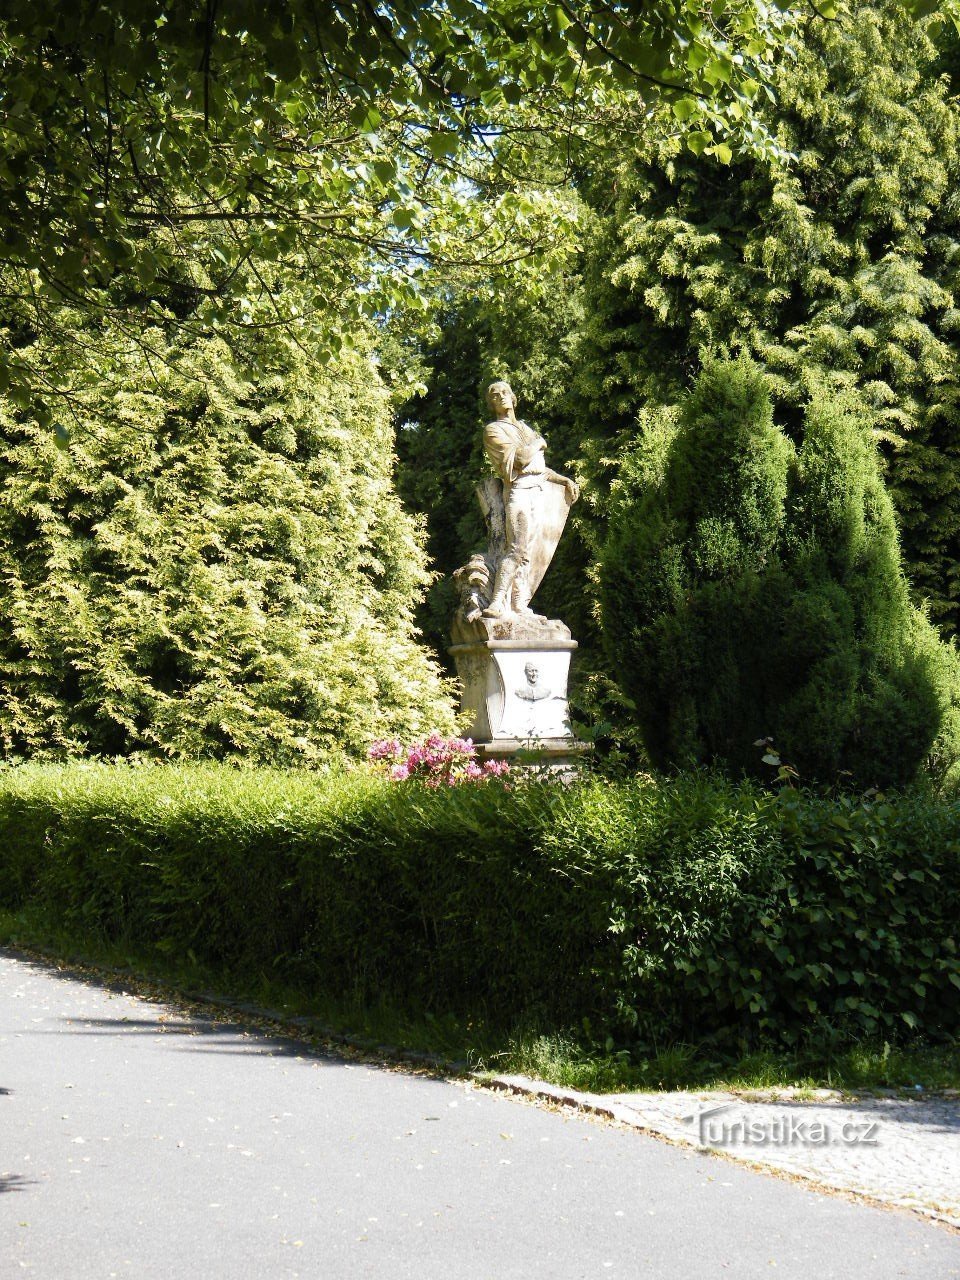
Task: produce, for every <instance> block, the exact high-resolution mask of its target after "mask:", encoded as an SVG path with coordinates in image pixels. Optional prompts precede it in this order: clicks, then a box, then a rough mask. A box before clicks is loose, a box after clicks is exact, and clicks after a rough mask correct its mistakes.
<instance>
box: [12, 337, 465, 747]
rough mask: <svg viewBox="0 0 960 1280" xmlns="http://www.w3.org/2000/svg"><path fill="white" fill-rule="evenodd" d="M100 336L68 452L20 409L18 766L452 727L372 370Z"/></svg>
mask: <svg viewBox="0 0 960 1280" xmlns="http://www.w3.org/2000/svg"><path fill="white" fill-rule="evenodd" d="M70 322H71V321H70V319H69V318H67V317H63V316H61V323H63V324H68V323H70ZM72 322H73V323H74V324H80V323H81V321H80V320H79V318H77V317H76V316H74V317H73V319H72ZM358 337H359V335H358ZM99 341H100V344H101V349H100V358H101V362H102V365H101V367H102V373H103V379H104V380H103V382H102V383H101V384H100V385H98V386H87V387H86V388H85V389H84V390H83V391H82V392H80V393H79V394H78V395H77V396H75V397H74V398H73V400H72V402H71V406H70V408H71V418H70V423H71V425H70V430H69V436H68V438H67V439H66V440H63V439H58V437H57V435H56V434H55V433H54V432H53V431H51V430H50V429H49V428H46V427H43V426H40V425H38V424H37V423H36V422H35V421H32V420H31V416H30V414H29V413H28V412H25V411H23V410H16V409H13V408H11V407H10V406H3V405H2V404H0V581H2V584H3V585H2V590H0V690H2V695H0V744H2V750H3V753H4V754H6V755H8V756H9V755H15V756H35V755H49V754H58V755H63V754H76V753H87V752H92V753H96V754H101V755H107V756H120V755H128V754H130V753H138V752H147V753H151V754H159V755H163V756H168V757H180V758H183V757H187V758H189V757H196V756H203V755H213V756H222V755H227V754H234V753H240V754H243V755H244V756H246V757H248V758H250V759H254V760H270V761H273V762H276V763H279V762H281V761H289V762H293V761H314V760H317V759H320V758H323V757H324V756H326V755H328V754H329V753H330V752H332V751H333V752H339V751H346V752H349V753H352V754H360V753H362V752H363V750H364V749H365V747H366V745H367V744H368V743H369V741H370V740H371V739H372V738H374V737H377V736H382V735H384V734H392V733H400V734H410V733H416V732H419V731H420V730H421V729H423V728H428V727H431V726H433V725H440V726H446V725H449V724H450V722H451V707H450V700H449V697H448V695H447V692H446V690H445V688H444V687H443V685H442V683H441V681H440V678H439V676H438V672H437V670H436V668H435V666H434V665H433V663H432V662H431V661H430V659H429V658H428V656H427V654H426V653H425V651H424V650H423V649H422V648H421V647H419V646H418V644H417V643H416V640H415V636H414V631H413V626H412V608H413V603H414V601H415V600H416V598H417V595H418V593H419V592H420V591H421V590H422V589H423V586H424V584H425V583H426V581H427V571H426V567H425V558H424V554H423V551H422V548H421V543H420V534H419V531H418V529H417V527H416V525H415V524H414V522H413V520H412V519H411V518H410V517H409V516H408V515H406V514H405V513H404V512H403V510H402V509H401V507H400V503H399V500H398V498H397V496H396V494H395V492H394V488H393V480H392V470H393V431H392V427H391V422H390V415H389V407H388V398H387V393H386V390H385V388H384V387H383V384H382V382H381V379H380V377H379V375H378V373H377V371H376V369H375V367H374V365H373V364H372V363H371V359H370V356H369V354H368V352H366V351H364V350H363V349H362V346H360V349H354V350H351V351H349V352H345V353H344V354H342V355H341V356H340V357H339V358H338V359H336V360H333V361H331V360H329V359H327V360H325V361H320V360H318V359H317V358H316V356H314V355H311V352H310V351H309V349H307V348H305V347H304V346H303V344H302V342H298V341H297V340H296V339H295V337H294V336H293V335H291V334H290V333H288V332H287V331H286V330H284V329H282V328H281V329H277V328H269V327H268V328H255V329H251V330H250V331H249V333H248V334H247V335H245V336H243V338H242V341H238V340H237V338H236V337H234V340H233V342H232V343H231V344H228V343H227V341H225V339H224V337H223V336H221V335H219V334H216V333H204V332H203V331H202V330H201V331H200V332H198V333H197V334H195V335H189V334H186V335H178V334H177V333H176V332H175V333H174V335H173V337H171V336H170V335H169V334H168V333H167V332H166V331H165V330H164V329H163V327H159V326H158V327H156V328H153V329H149V330H146V331H144V332H143V333H141V334H139V335H138V338H137V340H136V341H132V340H130V339H129V338H128V337H127V336H126V335H125V333H124V332H123V331H122V330H119V329H117V330H107V331H106V332H105V333H104V332H101V333H100V334H99ZM358 345H359V344H358ZM34 358H35V359H37V360H42V358H43V352H42V351H41V352H39V353H35V355H34Z"/></svg>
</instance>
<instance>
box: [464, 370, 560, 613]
mask: <svg viewBox="0 0 960 1280" xmlns="http://www.w3.org/2000/svg"><path fill="white" fill-rule="evenodd" d="M487 404H488V405H489V407H490V411H491V412H492V413H494V414H496V419H495V420H494V421H493V422H488V423H487V425H486V427H484V430H483V447H484V452H485V453H486V455H487V458H488V459H489V461H490V464H491V466H492V467H493V469H494V471H495V472H496V473H497V475H498V476H499V477H500V479H501V480H502V481H503V505H504V512H505V516H506V550H505V554H504V557H503V559H502V560H501V561H500V565H499V568H498V569H497V577H496V581H495V583H494V588H493V598H492V599H491V601H490V604H489V605H488V607H487V608H486V609H484V611H483V614H484V617H487V618H500V617H502V616H503V615H504V614H510V613H519V614H526V615H529V614H530V613H531V609H530V598H531V596H532V595H533V590H534V588H533V587H531V585H530V582H529V572H528V571H529V568H530V558H531V554H532V553H533V552H534V550H535V549H536V547H537V543H538V540H539V539H540V537H541V511H542V508H543V495H544V489H545V486H546V485H549V484H560V485H563V486H564V488H565V490H566V495H567V501H568V502H569V503H573V502H576V500H577V498H578V497H579V496H580V491H579V489H578V488H577V485H576V483H575V482H574V481H573V480H571V479H570V478H569V477H567V476H561V475H558V474H557V472H556V471H551V470H550V468H549V467H548V466H547V464H546V460H545V459H544V451H545V450H546V447H547V445H546V441H545V440H544V439H543V437H542V436H540V435H538V434H537V432H536V431H534V430H533V429H532V428H531V427H528V426H527V424H526V423H525V422H521V421H520V420H519V419H518V418H517V414H516V406H517V398H516V396H515V395H514V394H513V392H512V391H511V389H510V386H509V384H508V383H506V382H494V383H491V385H490V386H489V387H488V389H487ZM551 554H552V550H551Z"/></svg>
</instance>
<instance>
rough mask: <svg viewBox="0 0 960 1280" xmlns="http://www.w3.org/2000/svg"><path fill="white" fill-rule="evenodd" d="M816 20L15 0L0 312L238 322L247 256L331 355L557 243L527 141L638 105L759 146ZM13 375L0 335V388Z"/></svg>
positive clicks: (243, 315)
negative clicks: (381, 322) (419, 297)
mask: <svg viewBox="0 0 960 1280" xmlns="http://www.w3.org/2000/svg"><path fill="white" fill-rule="evenodd" d="M824 12H825V11H824ZM815 14H816V11H815V10H813V9H812V8H810V7H808V6H806V5H803V4H801V5H789V4H781V5H780V7H777V6H767V5H765V4H760V3H758V0H728V2H725V3H713V4H712V5H711V4H703V3H700V0H663V3H660V4H657V5H631V4H624V3H617V2H616V0H608V2H606V3H600V4H597V5H595V6H591V7H590V9H586V8H584V7H582V6H577V5H573V4H570V3H568V2H567V0H560V2H559V3H551V4H542V3H529V2H526V3H524V2H520V0H490V2H483V3H481V0H432V2H428V3H417V2H415V0H398V2H396V3H389V4H378V3H375V0H338V2H337V3H331V4H324V5H317V4H314V3H308V2H307V0H288V2H282V0H277V2H276V3H269V4H263V3H258V2H257V0H229V2H227V3H218V2H217V0H204V3H199V2H198V0H191V2H189V3H179V2H177V3H173V0H120V2H119V3H111V4H104V3H101V2H100V0H78V2H77V3H76V4H72V5H62V4H60V3H59V2H58V0H11V3H10V4H7V5H5V6H4V15H3V18H2V19H0V122H2V123H0V130H2V146H0V209H2V210H3V213H2V215H0V265H2V274H0V297H2V303H3V306H4V310H6V311H13V312H14V313H15V317H16V324H15V326H14V327H15V328H16V327H17V325H19V326H20V327H23V326H26V327H27V328H32V329H34V330H38V329H39V330H42V329H43V327H44V326H45V324H46V323H48V322H49V321H50V318H51V313H52V310H53V309H54V308H55V307H56V306H58V305H59V304H60V303H62V302H63V301H68V302H70V303H72V304H74V305H84V306H86V307H89V308H94V309H97V310H99V311H101V312H108V313H110V314H113V315H115V316H116V315H117V314H119V313H122V312H124V311H125V310H128V309H130V308H131V307H132V308H134V309H136V308H140V309H141V310H142V309H144V308H146V309H149V308H151V307H152V308H161V309H167V310H168V311H169V301H170V290H171V288H174V289H176V290H177V291H179V293H180V294H181V295H182V294H183V292H184V291H185V290H186V291H188V292H192V297H193V303H194V311H195V313H196V314H197V315H199V316H200V317H201V318H202V319H203V320H204V321H205V322H209V323H223V322H224V321H225V320H227V319H232V320H235V321H237V322H239V323H243V322H244V321H245V319H248V318H249V314H250V308H249V305H245V304H247V303H248V302H249V300H248V299H247V297H246V291H247V290H248V289H249V287H250V286H249V281H250V279H251V273H252V274H253V276H254V277H256V276H257V275H258V274H259V275H260V276H261V278H260V279H259V280H257V279H254V287H255V288H258V289H262V290H263V292H264V293H265V294H267V295H268V296H269V297H270V298H271V301H272V305H273V307H274V310H275V314H276V320H277V322H288V323H294V324H299V325H305V324H309V323H313V324H314V325H315V326H316V327H317V328H318V330H319V331H321V332H322V333H323V335H324V336H325V338H326V339H327V340H328V343H329V344H331V345H332V347H333V348H334V349H335V348H336V347H337V345H339V343H340V342H341V341H342V339H343V335H344V333H349V331H350V329H351V328H352V325H353V323H354V321H355V317H356V314H357V313H358V312H368V313H369V312H374V311H382V310H383V309H384V308H385V307H386V308H389V307H390V306H391V305H393V304H394V303H395V302H396V300H397V297H398V295H399V294H400V293H401V292H402V291H403V289H404V288H405V287H407V286H408V285H409V283H410V280H411V279H413V278H414V277H415V276H416V275H417V273H418V271H420V270H422V269H423V267H424V266H425V265H426V264H428V263H430V262H435V261H437V260H443V261H446V262H448V263H455V264H459V265H461V266H467V265H470V264H482V265H483V267H484V269H491V268H492V267H494V266H495V265H496V264H498V263H502V262H504V261H507V260H509V259H510V258H511V257H512V256H515V255H517V254H530V253H536V252H537V251H538V250H543V249H545V248H547V247H548V246H549V245H551V244H552V243H554V242H555V241H556V239H557V237H558V236H559V235H560V234H561V232H562V230H563V228H564V226H565V225H566V224H567V222H568V220H569V217H568V210H567V207H566V205H565V203H564V201H563V200H562V199H558V198H557V194H556V187H555V186H553V187H551V186H549V184H548V185H546V186H544V185H542V184H541V185H540V186H539V187H537V186H535V185H531V183H530V182H529V180H524V178H526V179H528V178H529V175H530V173H531V172H532V167H531V160H530V155H531V153H532V152H533V153H537V154H540V155H542V154H543V153H544V152H545V151H546V150H549V151H550V153H551V155H552V156H553V162H557V163H560V165H561V167H562V165H563V164H564V163H567V164H568V163H569V162H570V158H571V146H572V142H573V140H574V139H578V138H590V140H591V145H598V144H599V143H600V142H601V141H605V142H606V143H609V142H610V141H611V140H613V139H616V137H618V136H619V134H618V130H619V129H621V128H622V127H625V126H624V114H626V116H627V117H629V118H628V120H627V125H628V126H629V128H630V129H634V128H635V127H636V124H637V121H638V120H641V119H642V115H643V112H644V111H645V110H646V109H647V106H648V104H649V103H650V102H651V101H653V100H656V99H661V100H666V102H667V103H668V104H669V110H670V111H671V112H672V113H673V118H674V120H675V123H676V127H677V129H678V130H683V131H685V132H686V133H687V134H688V135H689V138H690V145H691V146H693V147H695V148H696V149H698V150H700V151H703V150H707V151H712V152H714V153H715V154H717V155H718V156H719V157H720V158H721V159H726V158H728V157H729V155H730V154H731V148H737V147H747V148H753V149H761V150H762V149H763V148H765V147H767V148H769V147H770V146H771V145H773V143H772V142H771V140H770V139H769V136H768V134H767V133H766V131H765V129H764V127H763V126H762V124H760V122H759V121H758V118H757V115H756V113H755V111H754V104H755V103H756V102H757V101H758V100H759V99H760V98H761V97H763V94H764V92H769V80H770V74H771V68H772V64H773V61H774V59H775V57H776V56H777V55H778V53H779V52H780V51H781V50H782V49H783V48H787V49H788V50H789V35H790V32H791V31H792V30H793V28H794V27H795V25H796V22H797V20H798V18H799V17H800V16H805V17H806V18H814V17H815ZM816 20H820V19H816ZM518 148H519V149H520V151H521V152H522V154H521V155H518ZM553 162H552V163H553ZM518 175H520V176H518ZM554 177H556V171H555V166H554ZM471 195H475V196H478V197H482V198H467V197H470V196H471ZM211 229H215V230H216V232H217V234H215V235H211V234H210V232H211ZM290 256H293V257H294V258H295V259H296V261H297V263H298V265H299V268H300V270H301V271H302V272H303V273H304V274H306V275H308V276H309V278H310V280H311V282H312V286H313V287H312V293H311V295H310V297H309V299H308V306H307V308H306V314H304V312H302V311H301V312H299V313H296V312H294V311H293V310H292V308H291V305H289V303H288V301H287V299H285V297H284V296H283V294H282V293H277V292H274V291H271V289H270V287H269V284H268V282H267V281H266V280H265V279H264V278H263V273H262V266H263V264H264V263H265V262H269V261H271V260H275V259H277V258H279V257H290ZM398 266H399V267H402V271H398V270H397V268H398ZM17 345H18V343H17V341H16V340H14V342H13V346H14V347H16V346H17ZM35 378H36V370H34V369H32V368H31V367H30V366H29V364H26V363H25V362H24V359H23V357H18V356H17V354H16V351H15V350H14V351H13V353H12V354H11V353H8V352H0V389H2V386H4V385H7V384H8V383H10V384H12V385H13V388H14V391H16V389H17V387H18V386H19V385H20V384H24V385H25V386H26V388H27V391H28V392H29V391H35V390H36V387H35ZM24 394H27V392H25V393H24Z"/></svg>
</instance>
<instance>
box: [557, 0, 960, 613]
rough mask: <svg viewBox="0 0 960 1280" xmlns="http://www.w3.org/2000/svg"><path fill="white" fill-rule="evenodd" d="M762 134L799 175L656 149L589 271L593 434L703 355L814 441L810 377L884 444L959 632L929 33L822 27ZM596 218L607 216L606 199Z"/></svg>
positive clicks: (946, 115)
mask: <svg viewBox="0 0 960 1280" xmlns="http://www.w3.org/2000/svg"><path fill="white" fill-rule="evenodd" d="M798 48H799V52H798V56H797V59H796V61H795V62H790V61H785V62H784V63H783V64H782V67H781V72H780V76H779V78H778V82H777V102H776V104H775V105H774V106H771V107H770V109H769V112H768V119H769V121H770V123H771V126H772V127H775V128H776V130H777V132H778V136H779V138H780V141H781V143H782V145H783V147H784V149H785V150H786V151H788V152H790V153H792V154H793V156H794V157H795V158H794V159H793V160H792V161H789V162H786V163H784V162H780V161H777V160H775V159H774V160H764V161H757V160H747V159H739V160H735V161H734V163H733V164H732V165H731V166H730V167H724V166H723V165H721V164H720V163H719V162H718V161H717V160H716V159H715V158H711V157H709V156H707V155H702V156H699V157H694V156H692V155H690V154H689V151H688V150H685V149H684V147H683V143H682V140H680V139H675V140H674V141H673V142H670V141H667V142H664V141H656V140H651V141H649V142H648V143H646V144H645V145H644V146H643V147H642V148H641V150H640V152H639V154H638V155H636V156H635V157H632V158H631V159H630V160H628V161H627V162H626V163H625V164H624V165H623V167H622V169H621V171H620V173H619V175H618V179H617V190H616V197H615V200H614V201H613V203H612V205H611V206H609V207H608V209H607V216H606V220H605V227H604V230H603V232H602V233H601V234H600V235H599V236H598V237H597V238H596V239H595V240H594V242H593V244H592V245H591V247H590V250H589V253H588V255H587V263H586V303H585V314H586V316H587V322H586V331H585V337H584V341H583V343H582V346H581V351H580V365H581V377H580V388H579V389H580V397H581V402H582V403H583V404H584V405H585V406H586V407H585V409H584V410H582V411H581V420H582V421H583V422H584V425H585V427H586V426H588V425H589V424H596V423H597V413H596V406H597V405H598V404H599V405H601V406H602V407H603V413H602V415H601V419H600V423H601V429H602V432H603V433H605V434H606V435H608V436H610V435H613V436H616V435H617V433H618V432H621V431H622V432H626V433H627V434H628V435H629V434H630V433H632V431H633V429H634V424H635V422H636V420H637V415H638V413H639V411H640V410H641V409H642V408H643V406H644V405H646V404H648V403H651V402H652V403H654V404H656V403H670V402H672V401H673V400H674V399H675V397H676V396H677V395H678V393H679V392H680V391H681V389H682V388H683V387H684V386H685V385H686V384H687V383H688V382H689V379H690V377H691V375H692V373H693V372H694V371H695V370H696V368H697V367H698V365H699V362H700V359H701V356H702V353H703V352H704V351H716V350H718V349H719V350H723V349H726V350H729V351H731V352H737V351H744V352H747V353H749V354H751V355H752V356H753V357H754V358H755V359H757V360H758V361H760V362H761V364H762V365H763V366H764V367H765V369H766V370H767V372H768V374H769V375H770V376H771V377H772V382H773V388H774V394H775V397H776V400H777V402H778V406H779V413H780V416H781V420H782V421H783V423H784V424H785V426H786V428H787V429H788V430H789V431H791V432H792V433H793V434H794V435H795V436H796V437H797V438H798V439H799V437H800V436H801V434H802V424H803V415H802V404H803V398H804V394H805V391H804V388H805V385H806V383H805V377H804V375H805V373H807V372H809V371H811V370H814V371H817V372H818V375H819V377H820V380H821V381H822V382H823V383H824V384H825V385H828V386H831V385H832V386H834V387H836V388H840V387H844V386H850V387H855V388H856V389H857V391H858V393H859V394H860V396H861V399H862V400H863V401H864V403H865V404H866V405H868V406H869V409H870V411H871V414H872V423H873V428H874V430H875V431H876V432H877V434H878V436H879V438H880V439H881V440H882V441H883V444H884V450H885V455H886V459H887V464H888V469H887V479H888V483H889V484H890V486H891V490H892V493H893V496H894V500H895V503H896V507H897V511H898V515H899V519H900V522H901V527H902V537H903V548H904V554H905V557H906V564H907V569H908V573H909V575H910V577H911V579H912V581H913V583H914V587H915V591H916V594H917V596H918V597H919V598H923V599H927V600H929V603H930V609H931V612H932V615H933V617H934V618H935V620H936V621H937V622H939V623H940V624H941V626H942V627H943V628H944V629H945V630H947V631H949V632H952V631H955V630H956V629H957V628H958V626H960V367H958V353H957V337H958V334H960V309H958V307H957V305H956V301H957V298H956V288H957V281H958V271H960V201H958V194H957V193H958V189H960V188H958V182H960V117H958V113H957V111H956V107H955V105H954V103H953V102H952V100H951V99H950V96H949V93H950V90H949V84H948V81H947V79H946V78H940V76H939V72H940V71H941V69H942V67H943V65H944V64H943V63H942V62H941V61H939V57H940V54H939V51H938V49H937V47H936V46H935V44H934V43H933V40H932V39H931V32H930V29H929V28H924V27H923V26H922V25H921V26H917V25H916V24H914V23H913V22H912V21H911V20H909V19H907V18H906V17H905V15H904V13H903V10H902V7H901V6H899V5H898V4H896V3H894V2H893V0H871V3H867V4H858V5H855V6H849V7H844V8H843V9H842V10H841V13H840V20H839V21H838V22H836V23H813V24H811V25H810V27H809V28H808V29H807V31H806V33H805V36H804V39H803V40H802V42H800V43H799V46H798ZM594 196H595V200H596V202H597V203H598V204H601V203H602V202H603V200H604V198H605V197H604V196H603V195H602V194H601V188H600V187H599V185H597V184H595V185H594Z"/></svg>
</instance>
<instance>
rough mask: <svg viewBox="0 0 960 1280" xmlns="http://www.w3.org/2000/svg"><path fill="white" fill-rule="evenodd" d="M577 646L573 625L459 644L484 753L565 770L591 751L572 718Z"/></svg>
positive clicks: (455, 650)
mask: <svg viewBox="0 0 960 1280" xmlns="http://www.w3.org/2000/svg"><path fill="white" fill-rule="evenodd" d="M561 625H562V624H561ZM501 626H502V624H501ZM497 629H500V628H497ZM504 629H505V628H504ZM490 630H491V631H493V630H494V628H493V626H491V627H490ZM563 630H564V631H566V628H563ZM576 647H577V642H576V641H575V640H571V639H570V638H569V632H567V634H566V637H564V636H562V635H560V634H553V635H550V636H549V637H548V636H547V635H544V634H542V633H541V635H539V636H537V637H536V638H534V637H532V636H528V637H524V638H518V639H499V638H489V639H481V638H479V637H478V638H476V639H471V640H468V641H466V642H465V643H460V644H455V645H454V646H453V647H452V648H451V650H450V652H451V653H452V655H453V657H454V660H455V661H456V664H457V674H458V675H459V676H460V680H461V682H462V684H463V695H462V699H461V708H462V709H463V710H464V711H467V710H469V711H471V712H472V713H473V723H472V724H471V725H470V727H469V729H467V730H466V736H467V737H470V738H472V739H473V741H474V743H475V744H476V746H477V754H478V755H479V756H480V757H481V758H482V759H488V760H489V759H499V760H507V761H508V762H513V761H514V760H516V761H517V763H522V764H535V765H541V766H545V767H548V768H550V769H551V770H556V771H558V772H560V773H562V774H564V775H568V774H572V773H573V772H574V771H575V769H576V762H577V760H578V758H579V757H580V756H582V755H583V754H584V752H585V751H587V750H589V748H588V747H587V746H586V744H584V743H581V742H578V741H577V740H576V738H574V736H573V730H572V729H571V728H570V722H569V714H570V713H569V708H568V706H567V680H568V677H569V674H570V656H571V654H572V653H573V651H574V649H576Z"/></svg>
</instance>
